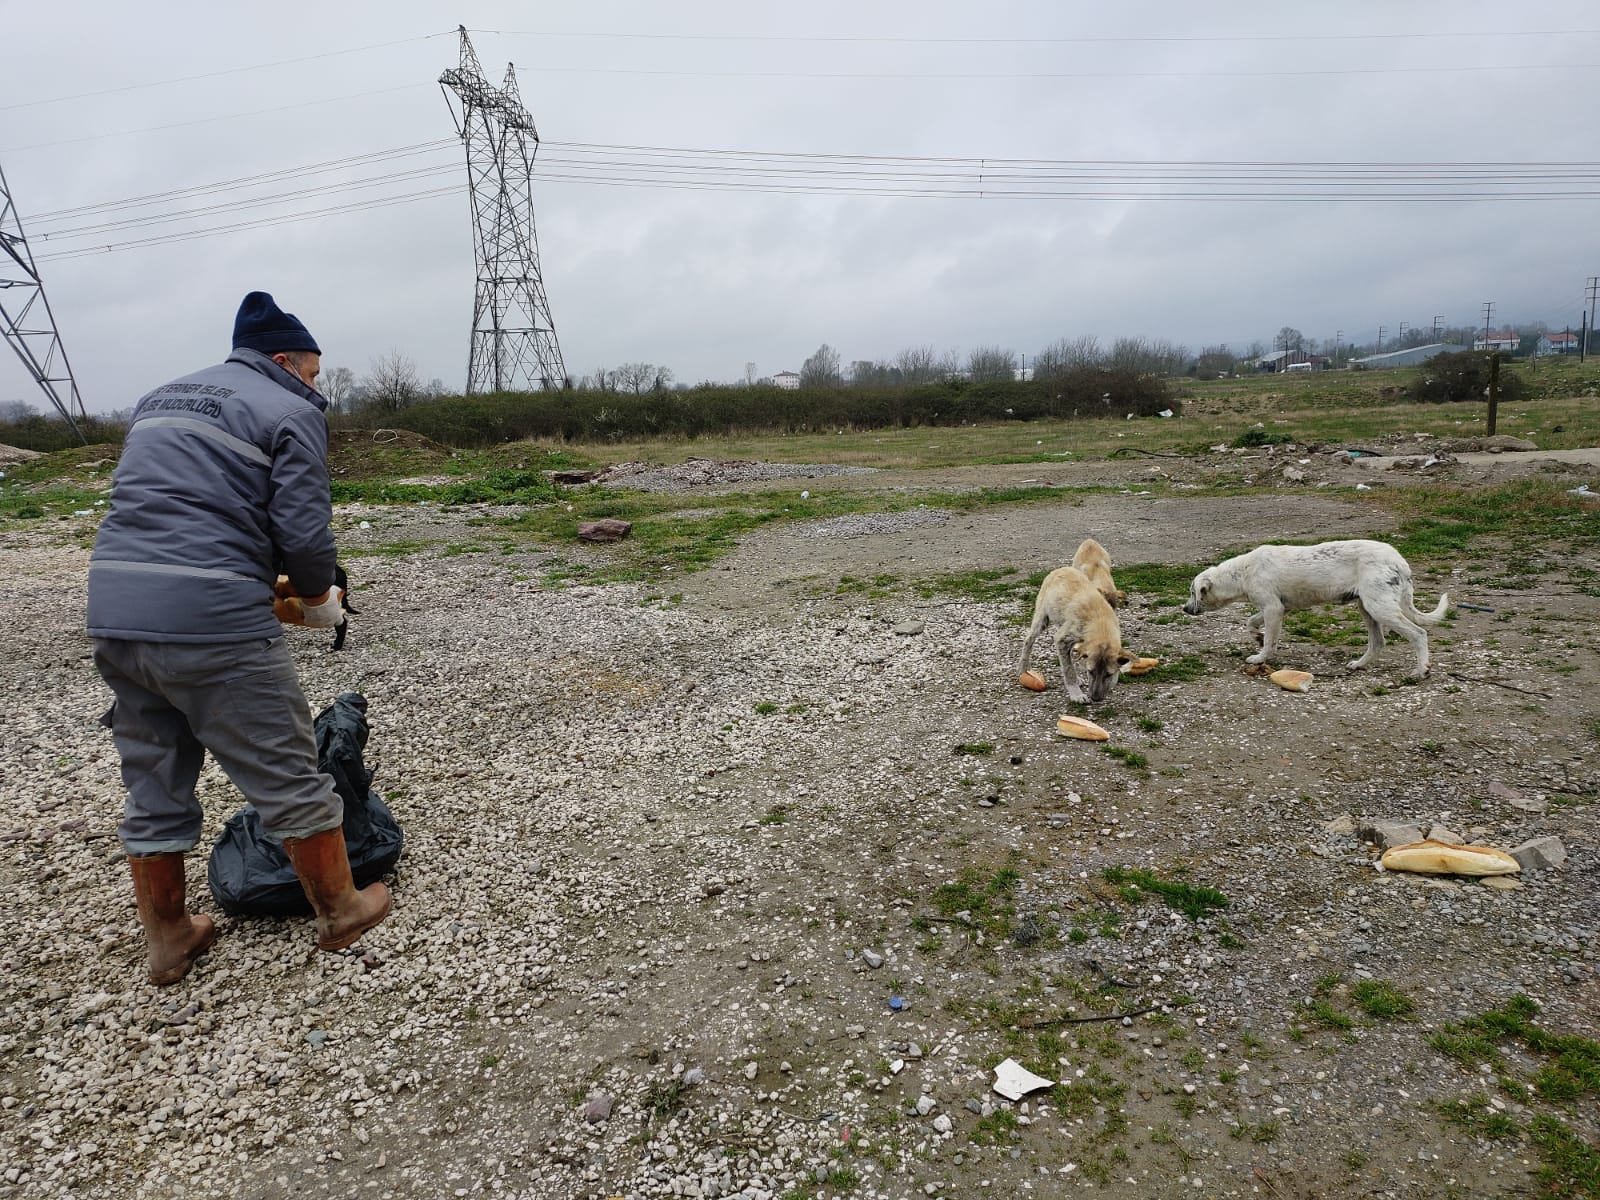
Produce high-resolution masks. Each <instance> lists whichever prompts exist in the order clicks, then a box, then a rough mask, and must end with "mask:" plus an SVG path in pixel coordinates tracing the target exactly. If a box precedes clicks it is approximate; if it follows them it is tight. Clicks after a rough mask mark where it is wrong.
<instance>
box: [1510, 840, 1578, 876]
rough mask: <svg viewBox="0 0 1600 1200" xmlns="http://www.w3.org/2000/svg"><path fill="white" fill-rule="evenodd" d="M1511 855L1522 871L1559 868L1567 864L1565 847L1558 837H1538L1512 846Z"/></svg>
mask: <svg viewBox="0 0 1600 1200" xmlns="http://www.w3.org/2000/svg"><path fill="white" fill-rule="evenodd" d="M1511 857H1512V858H1514V859H1516V860H1517V861H1518V862H1519V863H1521V864H1522V869H1523V870H1524V871H1548V870H1560V869H1562V868H1563V867H1565V866H1566V865H1567V848H1566V847H1565V846H1563V845H1562V844H1561V839H1560V838H1558V837H1538V838H1534V839H1533V840H1531V841H1527V842H1523V843H1522V845H1520V846H1513V847H1512V849H1511Z"/></svg>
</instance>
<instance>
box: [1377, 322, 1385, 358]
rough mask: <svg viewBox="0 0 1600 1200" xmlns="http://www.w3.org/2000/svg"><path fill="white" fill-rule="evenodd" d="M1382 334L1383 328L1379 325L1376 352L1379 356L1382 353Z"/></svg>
mask: <svg viewBox="0 0 1600 1200" xmlns="http://www.w3.org/2000/svg"><path fill="white" fill-rule="evenodd" d="M1383 334H1384V326H1382V325H1379V326H1378V351H1377V352H1378V353H1379V354H1382V353H1383Z"/></svg>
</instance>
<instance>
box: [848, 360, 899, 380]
mask: <svg viewBox="0 0 1600 1200" xmlns="http://www.w3.org/2000/svg"><path fill="white" fill-rule="evenodd" d="M899 380H900V372H899V370H898V369H897V368H895V367H892V366H890V365H889V364H888V363H886V362H877V361H876V360H874V359H870V358H861V359H857V360H856V361H855V362H853V363H851V364H850V383H851V386H853V387H887V386H888V385H890V384H893V383H898V382H899Z"/></svg>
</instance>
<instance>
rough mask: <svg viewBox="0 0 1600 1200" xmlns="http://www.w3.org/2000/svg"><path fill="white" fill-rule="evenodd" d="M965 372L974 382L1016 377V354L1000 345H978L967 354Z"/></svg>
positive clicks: (1008, 379)
mask: <svg viewBox="0 0 1600 1200" xmlns="http://www.w3.org/2000/svg"><path fill="white" fill-rule="evenodd" d="M967 374H968V376H970V377H971V379H972V380H973V382H974V383H978V382H986V381H989V380H995V379H1003V380H1007V381H1010V380H1012V379H1015V378H1016V377H1017V356H1016V353H1015V352H1014V351H1011V350H1006V349H1004V348H1002V347H1000V346H979V347H978V348H977V349H975V350H974V351H973V352H972V353H971V354H970V355H968V356H967Z"/></svg>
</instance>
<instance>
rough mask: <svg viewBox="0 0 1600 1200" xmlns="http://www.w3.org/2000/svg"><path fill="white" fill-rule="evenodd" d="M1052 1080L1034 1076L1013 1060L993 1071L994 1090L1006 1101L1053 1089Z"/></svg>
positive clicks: (1053, 1083)
mask: <svg viewBox="0 0 1600 1200" xmlns="http://www.w3.org/2000/svg"><path fill="white" fill-rule="evenodd" d="M1055 1082H1056V1081H1055V1080H1054V1079H1046V1078H1044V1077H1043V1076H1042V1075H1035V1074H1034V1073H1033V1072H1032V1071H1030V1070H1028V1068H1027V1067H1025V1066H1023V1065H1022V1064H1021V1063H1019V1062H1018V1061H1017V1060H1016V1059H1014V1058H1008V1059H1006V1060H1005V1061H1004V1062H1003V1063H1001V1064H1000V1065H999V1066H998V1067H996V1068H995V1069H994V1090H995V1091H997V1092H999V1093H1000V1094H1001V1095H1002V1096H1004V1097H1005V1098H1006V1099H1007V1100H1021V1099H1022V1098H1023V1097H1024V1096H1026V1095H1027V1094H1028V1093H1029V1092H1037V1091H1038V1090H1039V1089H1040V1088H1047V1087H1054V1086H1055Z"/></svg>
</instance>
